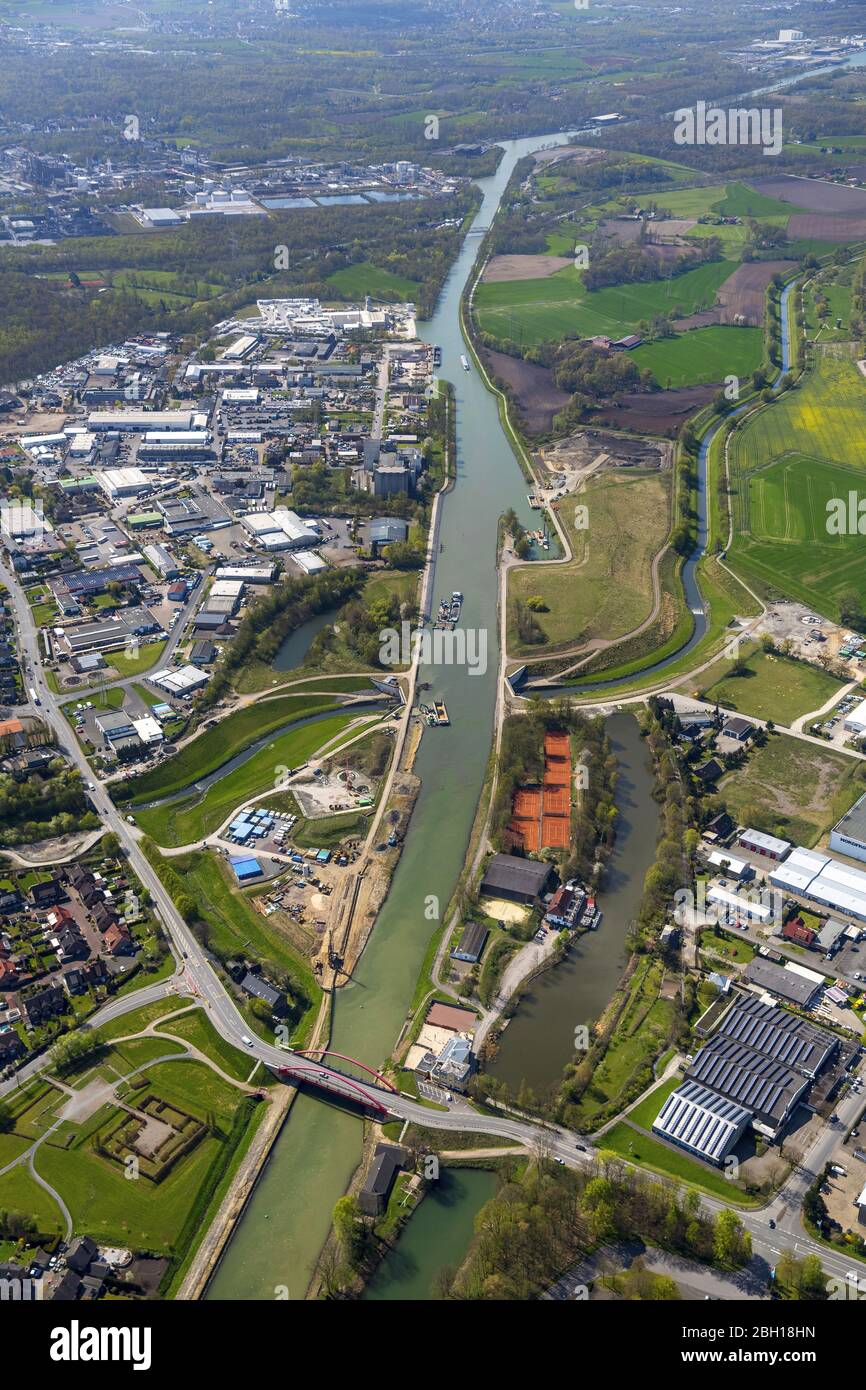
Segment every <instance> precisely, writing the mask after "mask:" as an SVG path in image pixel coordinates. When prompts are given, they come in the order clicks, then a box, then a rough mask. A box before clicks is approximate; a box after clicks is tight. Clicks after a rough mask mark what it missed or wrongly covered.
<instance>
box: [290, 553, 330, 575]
mask: <svg viewBox="0 0 866 1390" xmlns="http://www.w3.org/2000/svg"><path fill="white" fill-rule="evenodd" d="M292 559H293V560H294V562H295V564H296V565H297V566H298V567H299V569H302V570H303V571H304V574H321V573H322V571H323V570H326V569H327V568H328V562H327V560H323V559H322V557H321V555H318V554H317V553H316V551H315V550H296V551H295V553H294V554H293V556H292Z"/></svg>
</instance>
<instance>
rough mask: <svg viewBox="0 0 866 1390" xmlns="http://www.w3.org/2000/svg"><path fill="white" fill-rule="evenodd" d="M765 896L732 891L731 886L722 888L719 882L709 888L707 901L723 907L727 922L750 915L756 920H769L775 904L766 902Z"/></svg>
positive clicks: (723, 917) (723, 915)
mask: <svg viewBox="0 0 866 1390" xmlns="http://www.w3.org/2000/svg"><path fill="white" fill-rule="evenodd" d="M770 896H771V897H772V895H770ZM763 897H764V895H758V896H756V897H752V896H750V894H749V893H748V892H747V893H732V892H731V890H730V889H729V888H720V887H719V886H718V885H717V884H715V885H713V886H712V887H711V888H708V889H707V902H708V903H712V904H714V905H715V906H716V907H719V908H721V909H722V920H724V921H726V922H736V921H737V920H738V919H739V918H740V917H748V918H750V919H751V920H752V921H755V922H769V921H770V919H771V918H772V916H773V907H774V904H773V903H772V902H765V901H764V900H763ZM716 916H717V917H718V916H719V914H718V913H717V914H716Z"/></svg>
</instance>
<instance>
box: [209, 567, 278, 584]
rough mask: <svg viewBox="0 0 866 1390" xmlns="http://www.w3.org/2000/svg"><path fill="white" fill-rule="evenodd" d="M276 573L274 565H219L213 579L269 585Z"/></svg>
mask: <svg viewBox="0 0 866 1390" xmlns="http://www.w3.org/2000/svg"><path fill="white" fill-rule="evenodd" d="M276 572H277V567H276V565H220V567H219V569H218V570H217V571H216V576H215V577H216V578H217V579H240V580H241V581H242V583H244V584H270V583H272V582H273V579H274V576H275V575H276Z"/></svg>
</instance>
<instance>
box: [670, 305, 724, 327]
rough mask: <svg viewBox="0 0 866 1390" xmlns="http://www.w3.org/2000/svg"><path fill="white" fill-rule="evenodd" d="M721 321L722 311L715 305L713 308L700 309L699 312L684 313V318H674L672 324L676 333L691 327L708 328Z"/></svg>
mask: <svg viewBox="0 0 866 1390" xmlns="http://www.w3.org/2000/svg"><path fill="white" fill-rule="evenodd" d="M721 321H722V311H721V309H720V308H718V306H717V307H716V308H715V309H701V311H700V313H699V314H686V316H685V318H682V319H674V320H673V325H674V328H675V330H676V332H677V333H688V332H690V331H691V329H693V328H710V327H712V325H713V324H715V323H721Z"/></svg>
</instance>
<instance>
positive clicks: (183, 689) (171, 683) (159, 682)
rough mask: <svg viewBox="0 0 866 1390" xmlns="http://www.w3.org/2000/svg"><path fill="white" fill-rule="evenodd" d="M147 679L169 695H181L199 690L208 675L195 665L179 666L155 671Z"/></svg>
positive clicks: (205, 683) (207, 679)
mask: <svg viewBox="0 0 866 1390" xmlns="http://www.w3.org/2000/svg"><path fill="white" fill-rule="evenodd" d="M148 679H149V680H150V682H151V684H152V685H156V686H158V687H159V689H160V690H165V691H167V692H168V694H169V695H181V696H183V695H191V694H192V692H193V691H194V690H200V689H201V687H202V686H203V685H207V683H208V681H209V679H210V677H209V676H208V674H207V671H199V669H198V667H196V666H181V667H180V668H179V669H178V668H174V667H172V668H170V669H168V670H165V671H156V672H155V673H154V675H152V676H149V677H148Z"/></svg>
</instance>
